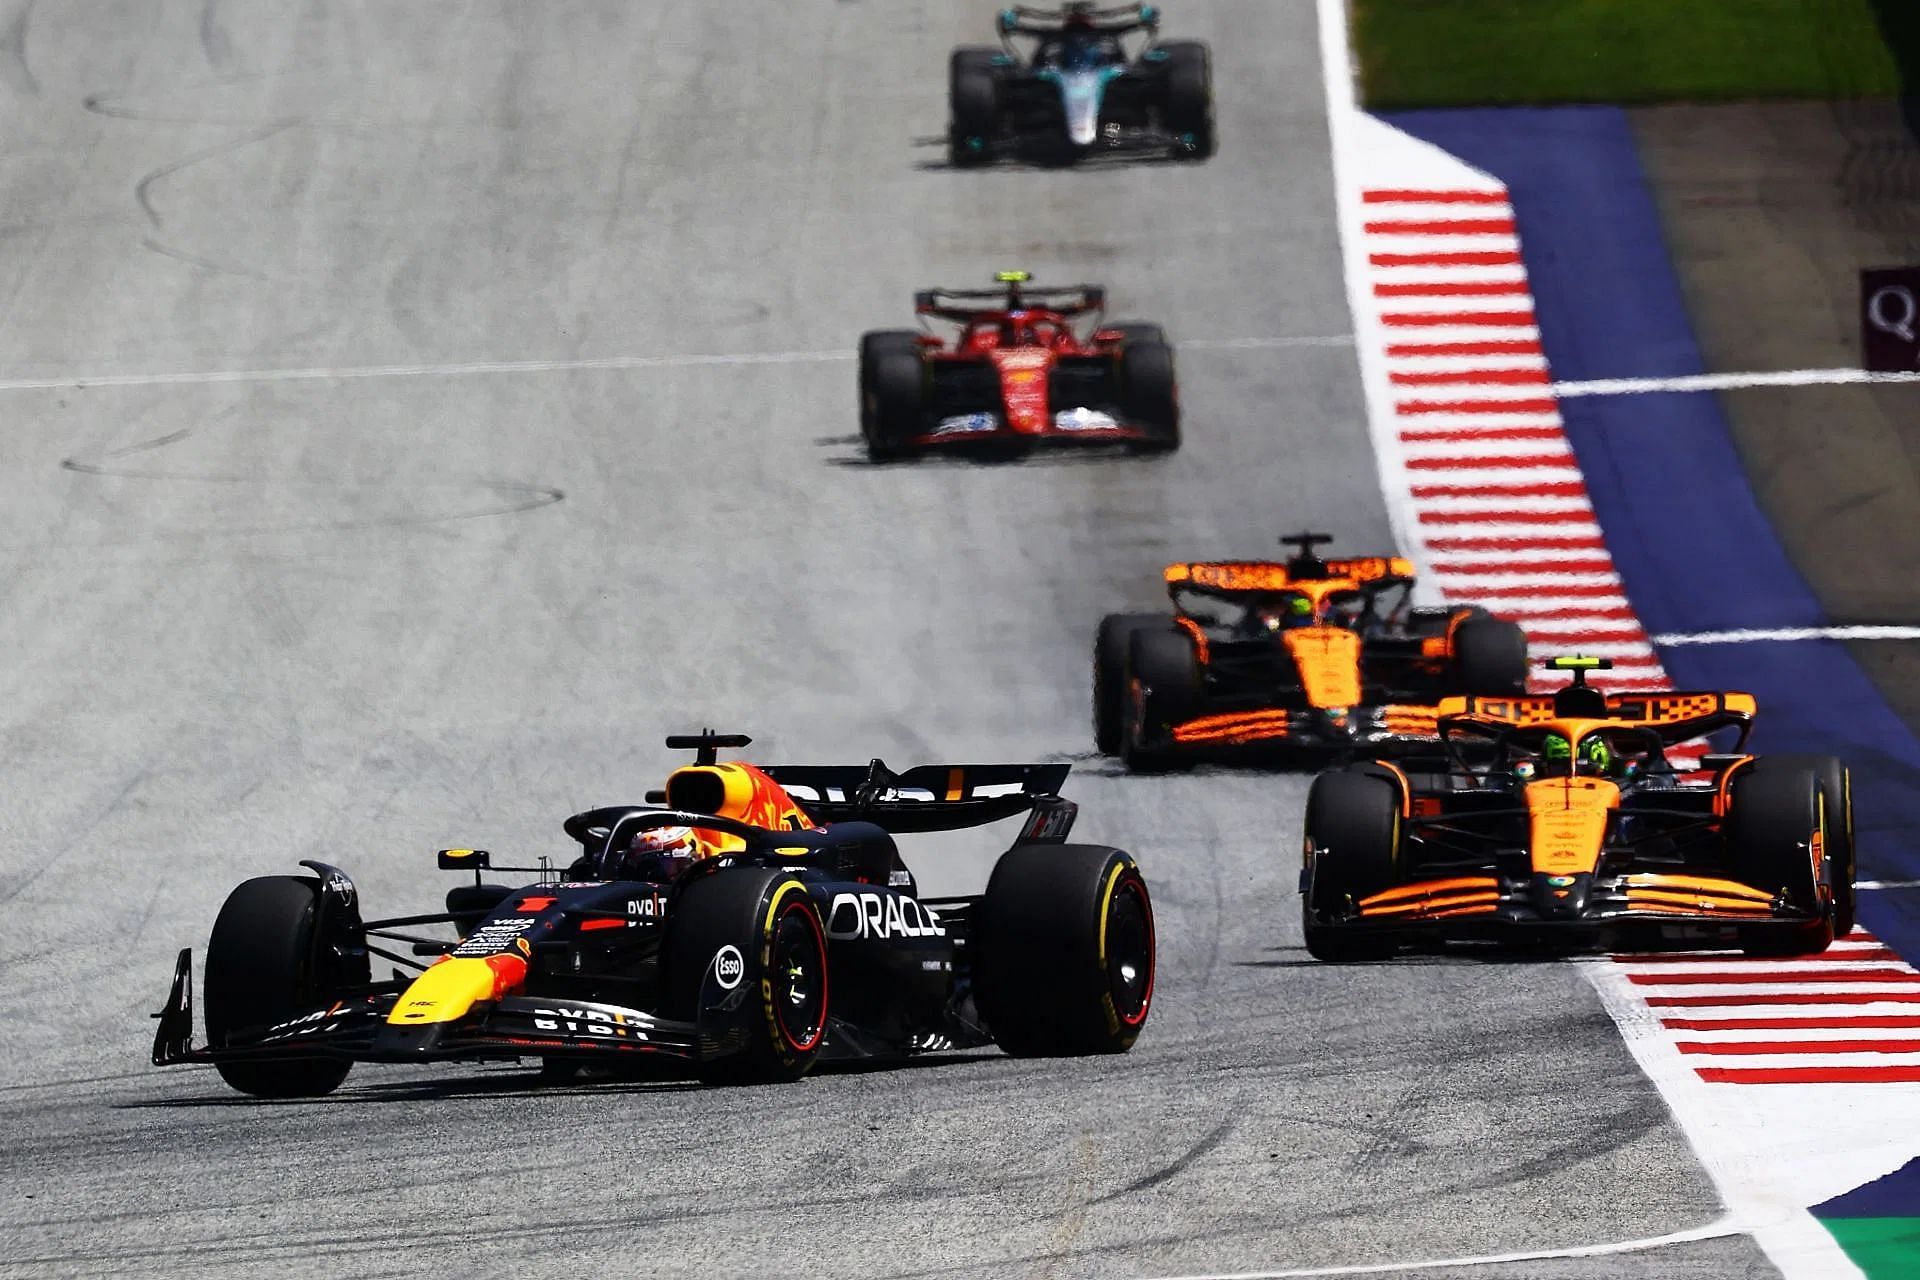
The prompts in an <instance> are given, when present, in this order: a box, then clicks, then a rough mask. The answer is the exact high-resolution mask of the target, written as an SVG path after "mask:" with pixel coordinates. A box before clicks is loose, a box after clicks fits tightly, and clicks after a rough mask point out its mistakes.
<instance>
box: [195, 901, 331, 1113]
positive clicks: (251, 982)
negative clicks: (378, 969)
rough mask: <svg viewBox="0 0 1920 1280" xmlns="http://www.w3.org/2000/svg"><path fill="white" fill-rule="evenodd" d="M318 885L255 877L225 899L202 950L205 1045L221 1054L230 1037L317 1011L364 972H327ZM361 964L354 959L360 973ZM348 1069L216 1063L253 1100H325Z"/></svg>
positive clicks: (325, 1062) (322, 1060)
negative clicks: (306, 1011)
mask: <svg viewBox="0 0 1920 1280" xmlns="http://www.w3.org/2000/svg"><path fill="white" fill-rule="evenodd" d="M319 919H320V882H319V881H318V880H313V879H310V878H308V877H305V876H258V877H256V878H254V879H252V880H247V881H243V882H242V883H241V884H240V886H239V887H238V888H236V889H235V890H234V891H233V892H232V893H230V894H228V895H227V900H226V902H225V904H224V905H222V906H221V908H220V914H219V915H218V916H217V917H216V918H215V919H214V922H213V936H212V938H210V939H209V940H208V942H207V972H206V980H205V986H204V988H203V990H204V993H205V997H206V1018H207V1042H208V1043H209V1044H210V1045H211V1046H212V1047H213V1048H215V1049H224V1048H226V1047H227V1044H228V1041H229V1039H230V1038H231V1037H232V1035H233V1033H234V1032H236V1031H242V1030H245V1029H247V1028H249V1027H261V1026H266V1025H269V1024H272V1023H275V1022H279V1021H282V1020H284V1019H286V1018H290V1017H292V1016H294V1015H295V1014H297V1013H300V1012H301V1011H302V1010H304V1009H309V1008H312V1007H314V1006H315V1005H319V1004H323V1003H325V1002H326V1001H327V999H328V998H329V997H330V995H331V994H332V992H333V991H334V990H335V989H337V988H338V987H340V986H344V985H348V984H349V983H351V982H353V981H354V980H355V979H356V978H357V980H358V982H359V983H360V984H365V982H366V981H367V976H366V974H365V973H364V972H361V973H357V974H356V973H353V972H347V971H346V970H347V968H348V967H349V966H348V965H346V964H345V963H340V965H339V968H337V969H335V970H334V971H333V972H329V971H328V968H327V959H326V956H325V955H324V953H323V949H322V946H321V939H319V938H318V937H317V933H318V930H319ZM365 967H366V961H365V958H364V956H363V957H362V958H361V959H360V962H359V968H360V969H362V970H364V969H365ZM352 1068H353V1064H352V1063H350V1062H346V1061H343V1060H341V1059H339V1058H328V1057H315V1056H308V1057H288V1058H277V1059H272V1060H267V1059H260V1060H252V1061H238V1062H217V1063H215V1064H214V1069H215V1070H217V1071H218V1072H219V1073H220V1078H221V1079H222V1080H225V1081H226V1082H227V1083H228V1084H229V1085H232V1086H233V1087H234V1088H235V1089H238V1090H239V1091H240V1092H241V1093H248V1094H252V1095H253V1096H254V1097H256V1098H316V1097H320V1096H322V1095H325V1094H329V1093H332V1092H333V1091H334V1090H335V1089H337V1088H339V1087H340V1082H341V1081H343V1080H345V1079H346V1078H347V1072H349V1071H350V1070H352Z"/></svg>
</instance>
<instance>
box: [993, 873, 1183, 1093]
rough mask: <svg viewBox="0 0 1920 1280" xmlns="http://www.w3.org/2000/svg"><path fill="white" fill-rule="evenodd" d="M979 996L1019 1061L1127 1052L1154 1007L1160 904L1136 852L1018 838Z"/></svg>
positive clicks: (999, 889) (997, 878) (997, 1034)
mask: <svg viewBox="0 0 1920 1280" xmlns="http://www.w3.org/2000/svg"><path fill="white" fill-rule="evenodd" d="M980 913H981V914H980V928H979V939H980V944H979V945H980V952H979V958H978V960H977V961H976V963H975V968H974V999H975V1003H976V1004H977V1005H978V1007H979V1010H980V1013H981V1016H982V1017H983V1018H985V1020H986V1023H987V1027H988V1030H990V1031H991V1032H992V1033H993V1038H994V1042H995V1043H996V1044H998V1045H999V1046H1000V1047H1001V1048H1002V1049H1003V1050H1005V1051H1006V1052H1007V1053H1010V1054H1012V1055H1013V1056H1015V1057H1021V1058H1031V1057H1068V1056H1079V1055H1086V1054H1096V1053H1125V1052H1126V1051H1127V1050H1128V1049H1130V1048H1132V1047H1133V1043H1134V1041H1135V1040H1136V1039H1138V1038H1139V1035H1140V1030H1141V1028H1142V1027H1144V1026H1145V1025H1146V1022H1147V1014H1148V1013H1149V1011H1150V1010H1151V1009H1152V1007H1153V983H1154V972H1155V943H1154V929H1153V903H1152V900H1151V898H1150V897H1149V895H1148V893H1147V884H1146V881H1145V880H1144V879H1143V878H1142V877H1141V875H1140V868H1139V866H1138V864H1136V863H1135V862H1134V860H1133V858H1132V857H1131V856H1129V855H1128V854H1126V853H1124V852H1122V851H1121V850H1119V849H1109V848H1105V847H1103V846H1099V845H1073V844H1059V845H1016V846H1015V847H1014V848H1012V849H1010V850H1008V851H1007V852H1006V853H1004V854H1002V855H1001V856H1000V861H999V862H997V863H996V864H994V868H993V875H992V877H991V878H989V879H988V881H987V891H986V895H985V896H984V897H983V898H982V899H981V904H980Z"/></svg>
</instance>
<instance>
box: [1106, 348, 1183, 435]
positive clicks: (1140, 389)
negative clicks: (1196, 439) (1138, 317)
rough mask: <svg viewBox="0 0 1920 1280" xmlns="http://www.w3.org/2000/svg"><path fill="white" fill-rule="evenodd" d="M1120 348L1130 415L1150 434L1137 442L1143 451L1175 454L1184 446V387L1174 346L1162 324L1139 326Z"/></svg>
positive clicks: (1125, 400)
mask: <svg viewBox="0 0 1920 1280" xmlns="http://www.w3.org/2000/svg"><path fill="white" fill-rule="evenodd" d="M1129 328H1133V329H1137V330H1141V331H1143V332H1141V333H1140V334H1139V336H1129V337H1128V338H1127V339H1126V340H1125V341H1124V342H1123V343H1122V344H1121V347H1120V394H1121V397H1122V401H1123V403H1124V404H1125V405H1126V407H1127V416H1128V417H1129V418H1131V419H1132V420H1133V421H1134V422H1135V423H1137V424H1138V425H1139V426H1141V427H1142V428H1144V429H1145V430H1146V431H1147V432H1148V433H1149V434H1148V436H1147V438H1146V439H1144V440H1138V441H1135V442H1134V445H1133V448H1134V450H1135V451H1136V452H1139V453H1172V452H1173V451H1174V450H1175V449H1178V448H1179V447H1180V388H1179V382H1178V379H1177V378H1176V377H1175V374H1174V367H1173V346H1172V344H1170V343H1169V342H1168V341H1167V339H1166V335H1165V334H1163V333H1161V332H1160V326H1158V325H1137V326H1129Z"/></svg>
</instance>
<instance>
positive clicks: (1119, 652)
mask: <svg viewBox="0 0 1920 1280" xmlns="http://www.w3.org/2000/svg"><path fill="white" fill-rule="evenodd" d="M1163 621H1165V618H1164V617H1163V616H1162V615H1161V614H1157V613H1110V614H1108V615H1107V616H1106V617H1104V618H1102V619H1100V629H1099V630H1098V631H1096V632H1095V633H1094V636H1093V745H1094V747H1095V748H1096V749H1097V750H1098V751H1099V752H1100V754H1101V755H1103V756H1110V755H1113V754H1115V753H1116V752H1118V751H1119V750H1120V738H1121V735H1122V733H1123V732H1124V731H1125V729H1126V723H1127V646H1128V644H1129V643H1130V642H1131V641H1132V639H1133V633H1134V632H1135V631H1138V630H1140V629H1141V628H1142V627H1150V626H1153V625H1154V624H1156V623H1159V622H1163Z"/></svg>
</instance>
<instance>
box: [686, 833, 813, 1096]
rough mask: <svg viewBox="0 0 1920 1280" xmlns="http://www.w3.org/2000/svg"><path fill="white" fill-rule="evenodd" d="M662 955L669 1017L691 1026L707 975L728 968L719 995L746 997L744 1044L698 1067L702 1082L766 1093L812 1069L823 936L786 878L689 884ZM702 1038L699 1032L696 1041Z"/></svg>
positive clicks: (749, 873)
mask: <svg viewBox="0 0 1920 1280" xmlns="http://www.w3.org/2000/svg"><path fill="white" fill-rule="evenodd" d="M661 955H662V959H663V961H664V962H665V963H664V968H665V974H664V977H665V991H666V1009H667V1016H668V1017H671V1018H675V1019H678V1020H680V1021H683V1022H696V1021H698V1020H699V1017H700V993H701V988H702V986H703V984H704V983H705V980H706V977H707V974H708V972H709V970H714V969H715V968H716V966H720V965H729V964H730V965H731V966H732V967H729V968H728V969H727V970H726V973H727V978H720V977H718V976H716V981H717V982H719V983H720V985H721V986H723V987H725V988H726V989H727V990H729V991H731V990H733V989H735V988H743V989H744V990H745V991H746V1001H745V1006H744V1008H743V1009H742V1010H741V1012H740V1015H739V1024H740V1027H741V1028H742V1029H743V1032H744V1034H742V1035H738V1036H735V1037H734V1038H733V1039H734V1049H735V1051H734V1052H731V1053H728V1054H726V1055H725V1056H723V1057H718V1058H713V1059H710V1060H708V1061H704V1062H702V1063H701V1064H700V1068H699V1071H700V1076H701V1078H702V1079H704V1080H707V1081H708V1082H710V1083H714V1084H774V1083H781V1082H784V1081H789V1080H798V1079H799V1078H800V1077H801V1076H804V1075H805V1074H807V1072H808V1071H809V1070H811V1069H812V1067H813V1064H814V1061H815V1060H816V1059H817V1058H818V1057H819V1056H820V1046H821V1044H822V1042H823V1041H825V1039H826V1036H827V1009H828V1000H829V998H830V996H831V986H830V983H829V973H828V968H827V930H826V925H825V923H824V922H823V921H822V920H821V919H820V911H819V908H818V907H816V906H814V904H813V899H812V898H810V897H808V896H807V888H806V886H805V885H804V884H802V883H801V882H800V881H799V880H798V879H797V878H795V877H794V876H793V875H792V874H791V873H789V872H785V871H775V870H767V869H764V868H759V867H753V868H721V869H717V870H714V871H711V872H707V873H706V874H703V875H698V876H696V877H695V878H693V880H692V882H691V883H689V884H686V885H684V886H683V887H682V888H681V889H680V891H679V896H678V898H676V899H675V901H674V904H673V913H672V915H670V916H669V917H668V918H667V936H666V940H665V942H664V943H663V945H662V948H661ZM728 979H730V980H731V984H732V985H731V986H728V985H727V980H728ZM707 1035H708V1029H707V1028H704V1027H703V1028H702V1033H701V1038H702V1040H705V1039H706V1038H707Z"/></svg>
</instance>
